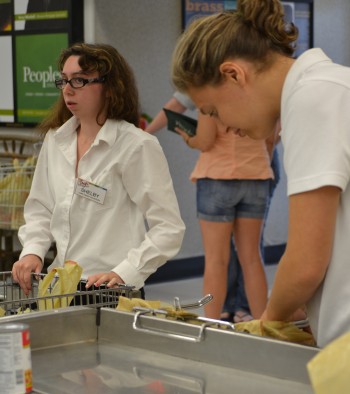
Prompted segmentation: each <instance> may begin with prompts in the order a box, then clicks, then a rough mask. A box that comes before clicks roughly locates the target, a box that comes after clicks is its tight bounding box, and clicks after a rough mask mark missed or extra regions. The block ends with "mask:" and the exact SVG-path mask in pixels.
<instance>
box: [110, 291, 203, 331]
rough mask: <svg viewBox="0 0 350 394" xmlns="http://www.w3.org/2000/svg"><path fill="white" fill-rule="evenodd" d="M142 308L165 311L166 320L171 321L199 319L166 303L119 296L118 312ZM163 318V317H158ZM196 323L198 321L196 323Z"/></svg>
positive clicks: (193, 314) (195, 315)
mask: <svg viewBox="0 0 350 394" xmlns="http://www.w3.org/2000/svg"><path fill="white" fill-rule="evenodd" d="M138 306H139V307H142V308H148V309H152V310H157V309H160V310H163V311H166V312H167V315H166V318H170V319H175V320H178V319H180V320H184V321H187V320H192V319H196V318H197V317H198V315H197V314H195V313H192V312H188V311H185V310H183V309H180V310H176V309H175V308H174V307H173V306H171V305H170V304H167V303H165V302H161V301H146V300H142V299H141V298H131V299H129V298H127V297H123V296H119V298H118V305H117V308H116V309H117V310H118V311H124V312H132V311H133V308H135V307H138ZM158 316H160V317H161V316H162V315H158ZM195 323H196V321H195ZM198 324H202V322H199V323H198Z"/></svg>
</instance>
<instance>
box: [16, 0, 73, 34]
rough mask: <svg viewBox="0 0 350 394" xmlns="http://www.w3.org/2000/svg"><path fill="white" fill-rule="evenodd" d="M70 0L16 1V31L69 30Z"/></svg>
mask: <svg viewBox="0 0 350 394" xmlns="http://www.w3.org/2000/svg"><path fill="white" fill-rule="evenodd" d="M69 3H70V1H69V0H15V3H14V5H15V9H14V20H15V30H41V31H48V30H53V29H68V25H69V19H68V17H69Z"/></svg>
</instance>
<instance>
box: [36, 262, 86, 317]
mask: <svg viewBox="0 0 350 394" xmlns="http://www.w3.org/2000/svg"><path fill="white" fill-rule="evenodd" d="M82 272H83V269H82V268H81V267H80V265H79V264H78V263H76V262H74V261H71V260H67V261H66V262H65V263H64V266H63V267H57V268H54V269H52V270H51V271H50V272H49V273H48V274H47V275H46V276H45V278H44V279H43V280H41V281H40V282H39V287H38V298H39V301H38V308H39V310H40V311H45V310H48V309H57V308H65V307H67V306H69V304H70V303H71V301H72V299H73V297H55V296H61V295H65V294H74V293H76V291H77V286H78V283H79V281H80V278H81V273H82ZM56 274H57V275H58V279H57V280H56V283H55V284H54V286H53V288H52V289H51V290H50V286H51V284H52V280H53V279H54V277H55V276H56ZM45 297H50V298H48V299H44V298H45ZM40 298H43V299H41V300H40Z"/></svg>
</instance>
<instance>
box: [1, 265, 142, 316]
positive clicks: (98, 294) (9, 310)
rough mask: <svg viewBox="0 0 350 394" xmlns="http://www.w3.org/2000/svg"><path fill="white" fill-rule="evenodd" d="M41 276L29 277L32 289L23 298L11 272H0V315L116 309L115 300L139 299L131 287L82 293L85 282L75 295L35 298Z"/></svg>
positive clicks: (50, 289) (103, 288)
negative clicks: (80, 306)
mask: <svg viewBox="0 0 350 394" xmlns="http://www.w3.org/2000/svg"><path fill="white" fill-rule="evenodd" d="M44 277H45V274H34V273H33V274H32V289H31V291H30V293H29V294H28V295H25V294H24V292H23V291H22V289H21V287H20V286H19V285H18V283H16V282H14V280H13V277H12V273H11V271H4V272H0V308H1V312H2V315H5V316H9V315H17V314H22V313H28V312H37V311H43V310H52V309H57V308H66V307H74V306H78V305H84V306H90V307H94V308H99V307H110V308H116V306H117V305H118V299H119V296H123V297H127V298H139V297H140V291H139V290H135V288H134V287H133V286H128V285H124V284H119V285H118V287H115V288H106V287H95V286H92V287H91V288H89V290H84V289H85V283H86V282H85V281H81V282H80V284H79V285H78V288H77V291H76V292H74V293H70V294H62V295H48V296H45V297H39V296H38V286H39V281H40V280H42V279H43V278H44ZM57 280H58V276H55V277H54V279H53V281H52V282H51V284H50V286H49V288H48V292H49V294H51V292H52V290H53V288H54V286H55V283H56V282H57Z"/></svg>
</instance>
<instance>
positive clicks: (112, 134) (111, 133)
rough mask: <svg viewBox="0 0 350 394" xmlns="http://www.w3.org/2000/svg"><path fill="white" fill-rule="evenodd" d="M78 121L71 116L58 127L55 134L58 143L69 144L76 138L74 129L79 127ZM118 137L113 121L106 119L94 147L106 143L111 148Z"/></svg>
mask: <svg viewBox="0 0 350 394" xmlns="http://www.w3.org/2000/svg"><path fill="white" fill-rule="evenodd" d="M79 124H80V123H79V119H78V118H76V117H75V116H72V117H71V118H70V119H69V120H67V122H65V123H64V124H63V125H62V126H61V127H59V128H58V129H57V130H56V132H55V138H56V140H57V141H58V142H59V143H60V142H62V143H68V144H70V143H71V142H72V140H73V139H75V138H76V134H75V132H76V129H77V128H78V126H79ZM117 135H118V127H116V124H115V121H114V120H111V119H107V120H106V122H105V124H104V125H103V126H102V127H101V129H100V131H99V132H98V134H97V136H96V139H95V142H94V145H98V144H99V143H100V141H104V142H106V143H107V144H108V145H109V146H112V145H113V144H114V143H115V141H116V139H117Z"/></svg>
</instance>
